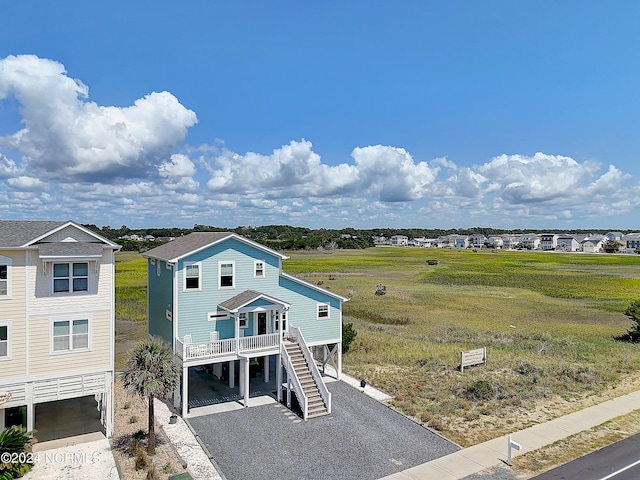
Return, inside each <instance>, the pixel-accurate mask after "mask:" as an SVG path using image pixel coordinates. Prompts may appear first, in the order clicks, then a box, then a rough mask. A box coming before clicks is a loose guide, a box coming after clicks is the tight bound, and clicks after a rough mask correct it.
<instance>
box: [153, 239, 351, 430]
mask: <svg viewBox="0 0 640 480" xmlns="http://www.w3.org/2000/svg"><path fill="white" fill-rule="evenodd" d="M144 256H145V257H146V258H147V259H148V265H147V268H148V318H149V324H148V325H149V334H150V335H156V336H159V337H162V338H164V339H165V340H167V341H168V342H169V343H171V344H172V345H173V349H174V352H175V354H176V358H177V361H178V362H179V363H180V365H181V367H182V381H181V387H180V389H179V391H178V392H176V395H174V404H175V406H176V407H181V409H182V414H183V416H186V415H187V413H188V411H189V410H188V399H189V369H190V368H196V367H202V366H204V365H207V366H210V367H211V368H212V370H213V372H215V373H217V376H219V377H222V375H221V373H222V371H223V368H224V371H226V372H233V373H231V374H227V375H226V376H227V377H228V378H227V380H228V382H229V387H231V388H238V390H239V393H240V395H241V396H242V397H243V399H244V400H243V403H244V405H245V406H247V404H248V400H249V377H250V374H249V371H250V370H249V367H250V364H253V363H255V361H256V359H261V361H262V363H263V365H266V367H265V371H264V373H265V377H266V378H265V381H268V380H269V378H268V376H269V368H268V365H269V364H270V363H272V362H271V360H272V359H275V365H276V385H279V386H280V385H285V386H286V387H287V388H286V389H285V390H283V389H282V388H278V389H277V396H278V400H281V395H282V394H283V393H284V392H286V394H287V403H288V405H291V394H292V393H294V394H295V395H296V397H297V400H298V403H299V405H300V407H301V410H302V413H303V417H304V418H305V419H307V418H311V417H313V416H318V415H323V414H327V413H330V412H331V395H330V393H329V392H328V390H327V389H326V387H325V385H324V381H323V379H322V376H321V374H320V372H319V371H318V368H317V366H316V362H315V361H314V359H313V355H312V353H311V351H312V350H315V351H318V350H320V351H321V355H322V358H323V359H324V362H325V364H326V363H327V362H330V363H332V364H333V366H334V367H335V369H336V371H337V372H338V374H339V373H340V371H341V365H342V358H341V351H342V348H341V345H342V302H345V301H348V298H346V297H343V296H341V295H338V294H336V293H334V292H331V291H329V290H326V289H324V288H321V287H319V286H317V285H313V284H311V283H308V282H305V281H303V280H301V279H299V278H296V277H294V276H292V275H289V274H287V273H285V272H284V271H283V270H282V261H283V260H285V259H287V258H288V257H287V256H286V255H283V254H281V253H279V252H277V251H275V250H272V249H270V248H267V247H265V246H264V245H261V244H259V243H256V242H254V241H252V240H249V239H247V238H244V237H242V236H240V235H237V234H235V233H229V232H194V233H191V234H189V235H187V236H184V237H180V238H177V239H175V240H172V241H171V242H168V243H166V244H164V245H162V246H160V247H157V248H154V249H152V250H149V251H148V252H146V253H144ZM236 371H238V373H239V375H238V385H237V387H236V386H235V380H234V378H235V372H236Z"/></svg>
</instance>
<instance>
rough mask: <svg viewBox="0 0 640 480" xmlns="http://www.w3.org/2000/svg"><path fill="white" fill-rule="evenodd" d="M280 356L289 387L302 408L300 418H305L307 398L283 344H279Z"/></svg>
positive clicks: (288, 405)
mask: <svg viewBox="0 0 640 480" xmlns="http://www.w3.org/2000/svg"><path fill="white" fill-rule="evenodd" d="M280 356H281V358H282V366H283V367H284V369H285V370H286V371H287V381H288V382H290V383H291V388H292V389H293V391H294V392H296V394H297V396H298V403H299V404H300V408H302V419H303V420H306V419H307V415H308V413H309V399H308V398H307V396H306V395H305V394H304V390H302V385H301V384H300V380H299V379H298V376H297V375H296V370H295V368H293V364H292V363H291V357H290V356H289V352H287V349H286V347H285V346H284V344H282V345H281V346H280ZM278 388H280V387H278ZM287 395H289V394H287ZM287 407H289V408H291V405H290V404H287Z"/></svg>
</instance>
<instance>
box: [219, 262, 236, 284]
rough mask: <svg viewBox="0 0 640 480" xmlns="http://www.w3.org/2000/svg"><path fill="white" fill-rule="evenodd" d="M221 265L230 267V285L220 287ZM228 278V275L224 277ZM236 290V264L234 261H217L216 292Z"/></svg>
mask: <svg viewBox="0 0 640 480" xmlns="http://www.w3.org/2000/svg"><path fill="white" fill-rule="evenodd" d="M222 265H231V283H232V284H231V285H230V286H222ZM225 276H228V275H225ZM235 288H236V262H235V260H219V261H218V290H234V289H235Z"/></svg>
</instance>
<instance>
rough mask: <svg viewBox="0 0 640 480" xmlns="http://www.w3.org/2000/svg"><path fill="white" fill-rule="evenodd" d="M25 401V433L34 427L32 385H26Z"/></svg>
mask: <svg viewBox="0 0 640 480" xmlns="http://www.w3.org/2000/svg"><path fill="white" fill-rule="evenodd" d="M25 393H26V400H27V432H31V431H32V430H33V429H34V425H35V423H36V422H35V409H34V408H33V384H32V383H27V388H26V392H25Z"/></svg>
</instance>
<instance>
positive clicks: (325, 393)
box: [290, 326, 331, 413]
mask: <svg viewBox="0 0 640 480" xmlns="http://www.w3.org/2000/svg"><path fill="white" fill-rule="evenodd" d="M290 334H291V336H292V337H293V338H295V339H296V341H297V342H298V345H300V350H301V351H302V355H304V358H305V360H306V361H307V365H308V366H309V371H310V372H311V376H312V377H313V379H314V380H315V382H316V385H317V386H318V391H319V392H320V397H321V398H322V401H323V402H324V405H325V407H327V413H331V392H330V391H329V390H328V389H327V385H326V384H325V383H324V380H323V379H322V374H321V373H320V370H319V369H318V366H317V365H316V361H315V359H314V358H313V355H312V354H311V350H309V347H308V346H307V342H305V340H304V336H303V335H302V331H301V330H300V329H299V328H298V327H293V326H292V327H290Z"/></svg>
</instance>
